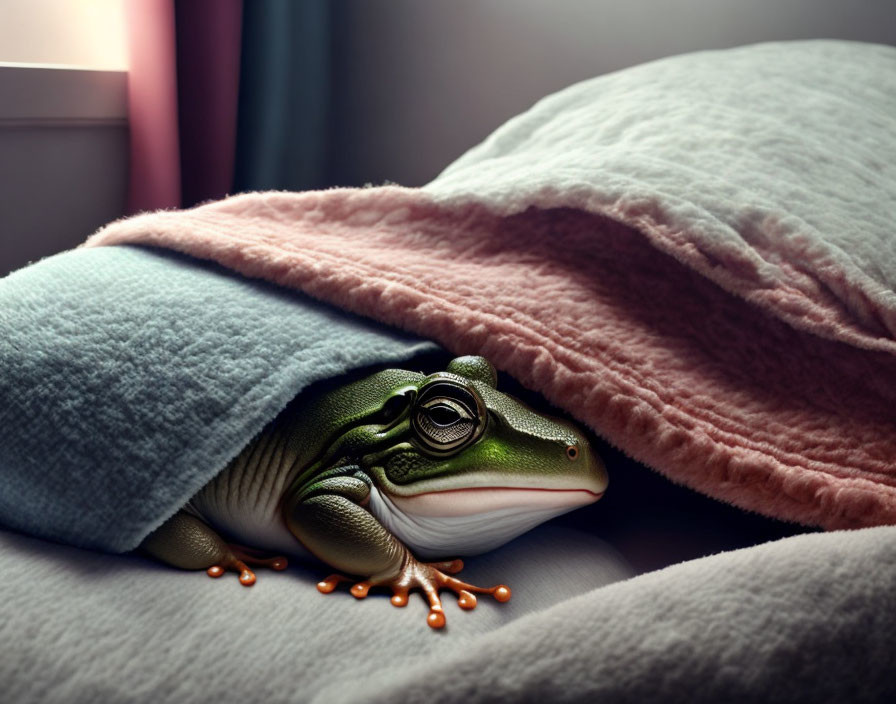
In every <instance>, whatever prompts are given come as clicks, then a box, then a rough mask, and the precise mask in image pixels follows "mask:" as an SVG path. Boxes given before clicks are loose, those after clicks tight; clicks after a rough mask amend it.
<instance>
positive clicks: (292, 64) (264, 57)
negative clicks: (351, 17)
mask: <svg viewBox="0 0 896 704" xmlns="http://www.w3.org/2000/svg"><path fill="white" fill-rule="evenodd" d="M329 36H330V8H329V5H328V3H327V2H326V0H301V1H300V2H293V1H292V0H250V1H249V2H246V3H244V6H243V17H242V45H241V48H242V56H241V60H240V91H239V113H238V122H237V125H238V127H237V140H236V170H235V175H234V190H235V191H252V190H266V189H279V190H308V189H315V188H322V187H324V186H326V185H328V184H327V183H326V163H325V159H326V154H327V141H328V134H327V123H328V106H329V97H330V91H329V80H330V61H329V54H330V43H329Z"/></svg>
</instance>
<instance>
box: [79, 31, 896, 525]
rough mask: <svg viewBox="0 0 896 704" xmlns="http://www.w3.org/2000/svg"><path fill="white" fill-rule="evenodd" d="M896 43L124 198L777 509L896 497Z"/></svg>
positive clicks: (827, 516) (597, 92)
mask: <svg viewBox="0 0 896 704" xmlns="http://www.w3.org/2000/svg"><path fill="white" fill-rule="evenodd" d="M894 131H896V49H894V48H892V47H884V46H875V45H868V44H858V43H851V42H840V41H812V42H794V43H777V44H764V45H757V46H753V47H746V48H741V49H737V50H730V51H723V52H704V53H697V54H690V55H685V56H681V57H675V58H671V59H666V60H662V61H658V62H654V63H651V64H647V65H644V66H641V67H637V68H634V69H630V70H626V71H622V72H619V73H616V74H612V75H608V76H604V77H601V78H597V79H594V80H592V81H586V82H584V83H581V84H579V85H576V86H573V87H571V88H569V89H567V90H565V91H562V92H561V93H558V94H557V95H554V96H551V97H548V98H546V99H544V100H543V101H541V102H540V103H539V104H538V105H536V106H535V107H534V108H533V109H532V110H530V111H529V112H527V113H525V114H524V115H522V116H520V117H518V118H515V119H514V120H511V121H510V122H509V123H508V124H507V125H505V126H504V127H502V128H500V129H499V130H498V131H497V132H496V133H495V134H494V135H492V136H491V137H489V138H488V139H487V140H486V141H485V142H484V143H483V144H482V145H481V146H479V147H477V148H475V149H473V150H472V151H471V152H470V153H468V154H467V155H465V156H463V157H462V158H461V159H459V160H458V161H457V162H456V163H455V164H453V165H452V166H450V167H449V168H448V169H447V170H446V171H445V172H444V173H443V174H442V175H441V176H440V177H439V178H437V179H436V180H435V181H434V182H433V183H431V184H429V185H428V186H427V187H425V188H423V189H422V190H414V189H402V188H398V187H382V188H370V189H360V190H335V191H326V192H312V193H300V194H291V193H259V194H247V195H243V196H238V197H235V198H232V199H228V200H224V201H221V202H218V203H214V204H210V205H206V206H203V207H200V208H198V209H194V210H191V211H185V212H163V213H156V214H148V215H145V216H141V217H137V218H134V219H131V220H125V221H122V222H118V223H115V224H113V225H111V226H109V227H107V228H106V229H104V230H102V231H101V232H100V233H98V234H97V235H96V236H94V237H93V238H92V240H90V242H89V245H90V246H98V245H109V244H117V243H126V242H132V243H134V242H136V243H146V244H153V245H158V246H162V247H169V248H172V249H176V250H180V251H183V252H187V253H190V254H192V255H195V256H197V257H203V258H209V259H214V260H215V261H218V262H220V263H221V264H224V265H225V266H227V267H230V268H232V269H234V270H236V271H239V272H241V273H243V274H245V275H247V276H253V277H262V278H266V279H269V280H271V281H275V282H277V283H281V284H284V285H287V286H291V287H295V288H299V289H303V290H304V291H306V292H308V293H310V294H311V295H313V296H315V297H319V298H322V299H324V300H327V301H329V302H332V303H335V304H337V305H339V306H341V307H343V308H346V309H348V310H351V311H354V312H358V313H362V314H365V315H368V316H371V317H374V318H377V319H379V320H382V321H385V322H388V323H392V324H396V325H399V326H402V327H404V328H407V329H410V330H413V331H415V332H418V333H420V334H423V335H425V336H427V337H429V338H431V339H435V340H436V341H438V342H441V343H442V344H444V345H445V346H446V347H448V348H449V349H451V350H452V351H455V352H464V353H481V354H484V355H485V356H487V357H489V358H490V359H492V360H493V361H494V362H495V363H496V364H497V366H499V367H500V368H502V369H504V370H506V371H507V372H509V373H510V374H511V375H512V376H514V377H516V378H518V379H520V380H521V381H522V382H523V383H524V384H526V385H527V386H529V387H530V388H533V389H536V390H538V391H540V392H542V393H543V394H544V395H545V396H546V397H547V398H548V399H549V400H550V401H552V402H553V403H555V404H557V405H558V406H560V407H562V408H564V409H566V410H568V411H569V412H571V413H572V414H573V415H574V416H576V417H577V418H578V419H580V420H581V421H582V422H584V423H587V424H588V425H590V426H591V427H592V428H594V429H595V430H596V431H597V432H598V433H599V434H600V435H602V436H604V437H606V438H607V439H609V440H610V442H612V443H613V444H614V445H617V446H618V447H621V448H622V449H623V450H624V451H625V452H626V453H628V454H630V455H631V456H633V457H635V458H637V459H639V460H641V461H643V462H645V463H646V464H648V465H650V466H652V467H654V468H656V469H658V470H659V471H661V472H663V473H664V474H666V475H667V476H669V477H671V478H672V479H674V480H676V481H679V482H682V483H685V484H687V485H689V486H691V487H694V488H696V489H698V490H700V491H703V492H705V493H707V494H709V495H711V496H714V497H717V498H720V499H724V500H726V501H730V502H733V503H735V504H737V505H739V506H741V507H744V508H748V509H752V510H755V511H759V512H762V513H764V514H766V515H772V516H777V517H781V518H786V519H789V520H793V521H800V522H805V523H814V524H818V525H822V526H825V527H828V528H836V527H855V526H863V525H872V524H879V523H893V522H894V521H896V467H894V464H893V461H892V458H893V457H894V456H896V423H894V419H893V414H892V408H893V405H894V402H896V359H894V354H893V353H894V351H896V339H894V336H893V333H894V331H896V294H894V292H893V284H894V283H896V244H894V242H896V240H894V239H893V231H892V214H893V212H896V140H894V139H893V137H892V136H893V134H894Z"/></svg>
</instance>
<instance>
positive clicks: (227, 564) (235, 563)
mask: <svg viewBox="0 0 896 704" xmlns="http://www.w3.org/2000/svg"><path fill="white" fill-rule="evenodd" d="M227 547H228V550H227V554H225V555H224V557H223V558H222V559H220V560H218V561H217V562H216V563H215V564H214V565H212V566H211V567H209V568H208V569H207V570H206V573H207V574H208V576H209V577H215V578H217V577H220V576H221V575H223V574H224V573H225V572H227V571H228V570H231V571H233V572H239V575H240V584H242V585H243V586H244V587H251V586H252V585H253V584H255V581H256V578H255V572H253V571H252V570H251V569H250V568H249V565H256V566H261V567H270V568H271V569H272V570H277V571H278V572H279V571H281V570H285V569H286V567H287V561H286V558H285V557H282V556H279V555H277V556H269V555H264V554H263V553H261V552H259V551H258V550H253V549H251V548H247V547H243V546H241V545H228V546H227Z"/></svg>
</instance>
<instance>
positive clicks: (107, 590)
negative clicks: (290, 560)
mask: <svg viewBox="0 0 896 704" xmlns="http://www.w3.org/2000/svg"><path fill="white" fill-rule="evenodd" d="M0 571H2V573H3V575H4V578H3V607H2V608H3V619H2V620H0V681H2V682H3V698H4V701H10V702H20V703H25V702H48V703H49V702H59V703H60V704H62V703H65V704H68V703H70V702H88V701H91V702H92V701H107V702H112V701H115V702H181V701H190V702H210V703H214V704H220V703H221V702H229V701H247V700H249V701H258V702H268V703H270V704H274V703H275V702H321V703H323V702H328V703H331V704H332V703H334V702H362V701H363V702H396V701H403V702H420V703H421V704H424V703H425V704H429V703H432V702H457V703H458V704H460V703H462V702H470V701H477V702H490V701H492V702H507V701H536V700H538V701H550V702H561V701H567V702H570V701H576V702H591V701H600V702H646V701H650V702H713V703H714V702H733V701H757V702H760V701H761V702H807V704H808V703H810V702H811V703H812V704H817V703H818V702H838V703H840V702H886V701H892V699H891V698H892V697H893V696H896V679H894V678H893V673H894V671H896V650H894V648H893V633H894V629H896V613H894V609H893V608H892V604H893V594H894V593H896V527H887V528H870V529H864V530H859V531H841V532H834V533H827V534H813V535H803V536H797V537H794V538H788V539H785V540H782V541H779V542H775V543H769V544H765V545H761V546H758V547H754V548H749V549H746V550H739V551H736V552H730V553H722V554H719V555H715V556H712V557H708V558H704V559H701V560H696V561H693V562H687V563H681V564H678V565H675V566H673V567H669V568H667V569H664V570H661V571H659V572H653V573H648V574H644V575H641V576H637V577H632V578H628V577H630V576H631V571H630V569H629V568H628V567H627V566H626V565H625V564H624V562H623V561H622V560H621V559H620V558H619V556H618V555H617V554H616V553H615V552H614V551H613V550H612V549H611V548H609V547H608V546H607V545H606V544H604V543H602V542H601V541H600V540H599V539H598V538H596V537H595V536H593V535H588V534H585V533H577V532H574V531H569V530H565V531H563V530H560V529H556V528H550V527H544V528H543V529H541V530H538V531H535V532H533V533H531V534H529V535H528V536H525V537H524V538H521V539H519V540H518V541H515V542H514V543H511V544H509V545H507V546H505V547H504V548H502V549H501V550H498V551H497V552H495V553H492V554H490V555H486V556H482V557H480V558H476V559H474V560H470V561H469V563H468V567H467V570H466V574H467V575H468V576H469V577H471V578H473V580H474V581H477V580H478V581H484V582H489V581H490V580H493V579H495V578H496V577H497V576H499V575H500V576H501V579H506V580H507V581H508V582H509V583H511V584H513V585H514V587H515V594H514V598H513V599H512V600H511V601H510V602H509V603H507V604H496V603H492V602H483V603H482V604H481V605H480V606H479V608H477V610H476V611H474V612H472V613H462V612H461V611H460V610H459V609H458V608H457V607H456V606H455V605H454V604H453V603H451V601H450V600H446V610H447V615H448V623H449V626H448V628H447V630H446V631H445V632H443V633H434V632H432V631H431V630H430V629H429V628H426V627H425V626H424V625H423V623H422V619H421V615H422V614H421V612H422V610H423V605H422V603H420V604H417V603H415V602H414V601H412V602H411V603H410V604H408V606H407V607H406V608H404V609H395V608H393V607H392V606H391V605H390V604H389V601H388V599H387V598H385V597H382V598H376V599H374V598H368V599H367V600H366V601H364V602H356V601H355V600H354V599H352V598H351V597H350V596H349V595H348V594H347V593H345V592H342V593H339V594H330V595H328V596H323V595H321V594H318V593H317V591H316V590H315V589H314V588H313V586H312V584H311V583H312V581H313V580H314V579H315V578H316V576H319V574H320V573H319V572H315V571H313V570H312V571H308V570H302V569H301V568H299V567H291V568H290V569H289V570H287V572H285V573H278V574H265V575H263V579H260V580H259V583H258V584H257V585H256V586H255V587H253V589H252V590H251V592H250V591H249V590H246V589H243V588H242V587H240V586H239V585H238V584H237V583H236V581H235V580H234V581H233V582H231V583H221V582H220V581H217V580H210V579H208V578H207V577H205V575H203V574H201V573H200V574H192V573H185V572H178V571H172V570H171V569H169V568H167V567H165V566H163V565H157V564H155V563H152V562H150V561H148V560H143V559H140V558H137V557H112V556H106V555H102V554H99V553H94V552H88V551H82V550H78V549H75V548H66V547H62V546H54V545H51V544H48V543H42V542H40V541H37V540H34V539H31V538H25V537H22V536H16V535H13V534H9V533H2V532H0ZM626 578H628V579H626ZM418 607H419V608H418Z"/></svg>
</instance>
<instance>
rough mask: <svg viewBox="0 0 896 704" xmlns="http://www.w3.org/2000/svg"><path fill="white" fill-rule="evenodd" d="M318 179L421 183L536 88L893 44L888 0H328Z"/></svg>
mask: <svg viewBox="0 0 896 704" xmlns="http://www.w3.org/2000/svg"><path fill="white" fill-rule="evenodd" d="M334 6H335V9H336V17H335V21H336V23H337V27H338V30H339V31H338V33H337V37H338V39H337V41H336V44H335V46H334V61H335V75H334V86H335V94H334V101H333V107H334V113H335V122H334V133H333V141H332V145H331V148H332V153H333V159H332V162H331V167H332V172H331V174H330V180H331V181H332V182H333V183H336V184H340V185H359V184H363V183H365V182H373V183H379V182H382V181H384V180H387V179H388V180H391V181H395V182H397V183H401V184H403V185H408V186H415V185H421V184H423V183H425V182H427V181H429V180H430V179H432V178H433V177H435V176H436V175H437V174H438V172H439V171H440V170H441V169H442V167H444V166H446V165H447V164H448V163H449V162H450V161H452V160H453V159H454V158H456V157H457V156H459V155H460V154H461V153H462V152H463V151H465V150H466V149H468V148H469V147H471V146H473V145H474V144H476V143H478V142H479V141H480V140H481V139H482V138H484V137H485V136H486V135H488V134H489V132H491V131H492V130H493V129H494V128H496V127H497V126H498V125H500V124H501V123H503V122H504V121H505V120H506V119H507V118H509V117H512V116H513V115H515V114H516V113H518V112H520V111H521V110H524V109H525V108H527V107H528V106H529V105H531V104H532V103H533V102H535V101H536V100H537V99H538V98H540V97H542V96H544V95H546V94H548V93H552V92H554V91H556V90H559V89H560V88H563V87H564V86H567V85H569V84H571V83H574V82H576V81H580V80H583V79H586V78H590V77H592V76H596V75H600V74H603V73H607V72H608V71H615V70H617V69H621V68H625V67H626V66H631V65H634V64H638V63H641V62H644V61H649V60H651V59H657V58H660V57H663V56H669V55H673V54H679V53H683V52H687V51H694V50H698V49H715V48H724V47H731V46H737V45H741V44H750V43H754V42H760V41H770V40H782V39H807V38H818V37H837V38H843V39H856V40H863V41H871V42H880V43H885V44H896V1H894V0H338V1H337V2H335V3H334Z"/></svg>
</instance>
